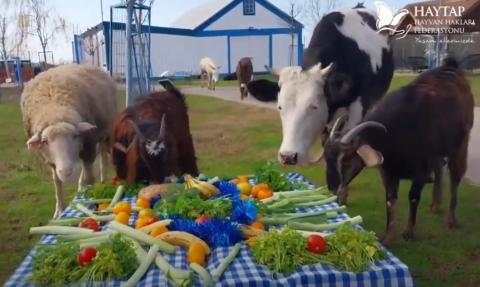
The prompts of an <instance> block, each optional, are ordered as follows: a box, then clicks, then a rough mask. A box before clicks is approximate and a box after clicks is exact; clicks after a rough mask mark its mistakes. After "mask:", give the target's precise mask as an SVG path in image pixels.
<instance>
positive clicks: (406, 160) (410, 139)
mask: <svg viewBox="0 0 480 287" xmlns="http://www.w3.org/2000/svg"><path fill="white" fill-rule="evenodd" d="M473 107H474V103H473V95H472V92H471V90H470V86H469V83H468V80H467V79H466V77H465V75H464V73H463V71H461V70H460V69H459V68H458V65H457V63H456V61H454V60H452V59H448V60H446V61H445V63H444V65H443V66H440V67H438V68H436V69H433V70H430V71H428V72H424V73H423V74H421V75H420V76H419V77H418V78H417V79H416V80H414V81H413V82H412V83H410V84H409V85H407V86H405V87H402V88H400V89H398V90H396V91H394V92H392V93H390V94H389V95H388V96H386V97H385V98H384V99H382V101H380V102H379V103H378V104H377V105H376V106H375V107H374V108H373V109H372V111H371V112H370V113H369V114H367V115H366V117H365V119H364V121H363V122H362V123H360V124H359V125H357V126H356V127H354V128H353V129H351V130H349V131H347V132H346V133H345V132H338V133H337V132H336V131H335V130H333V131H332V135H331V137H330V138H329V139H328V140H327V142H326V144H325V159H326V161H327V183H328V187H329V189H330V190H331V191H333V192H334V193H336V194H338V195H339V197H346V194H345V193H344V187H345V186H346V185H348V184H349V183H350V181H352V180H353V179H354V178H355V177H356V176H357V174H359V173H360V171H361V170H362V169H363V168H364V167H365V166H367V167H374V166H379V170H380V174H381V176H382V180H383V184H384V186H385V192H386V199H387V231H386V234H385V237H384V243H386V244H391V243H393V241H394V229H395V217H396V202H397V193H398V184H399V180H400V179H409V180H411V181H412V186H411V188H410V193H409V195H408V198H409V203H410V213H409V219H408V227H407V229H406V230H405V232H404V233H403V236H404V237H405V238H406V239H409V238H413V237H414V233H415V232H414V229H415V222H416V217H417V207H418V205H419V203H420V196H421V191H422V189H423V186H424V185H425V183H426V182H427V181H428V179H429V177H430V174H431V172H432V171H434V170H438V169H440V172H436V175H437V178H436V181H437V180H438V181H439V184H441V182H442V180H441V178H440V179H438V174H440V175H441V169H442V166H443V161H444V159H447V164H448V169H449V172H450V208H449V214H448V224H449V226H450V227H455V226H456V225H457V218H456V215H455V208H456V206H457V191H458V185H459V183H460V180H461V179H462V177H463V175H464V174H465V170H466V160H467V150H468V140H469V134H470V130H471V128H472V125H473ZM437 196H440V197H437V198H435V194H434V200H433V205H432V207H433V208H439V207H440V204H441V194H437Z"/></svg>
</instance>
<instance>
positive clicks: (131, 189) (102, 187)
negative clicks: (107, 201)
mask: <svg viewBox="0 0 480 287" xmlns="http://www.w3.org/2000/svg"><path fill="white" fill-rule="evenodd" d="M124 186H125V189H124V191H123V196H126V197H129V196H136V195H137V194H138V192H139V191H140V189H141V188H142V187H144V185H142V184H133V185H124ZM117 188H118V185H113V184H104V183H97V184H95V185H94V186H92V187H90V188H88V189H87V190H86V191H85V193H84V195H85V197H87V198H93V199H104V198H113V196H114V195H115V192H116V191H117Z"/></svg>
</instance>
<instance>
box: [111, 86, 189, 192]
mask: <svg viewBox="0 0 480 287" xmlns="http://www.w3.org/2000/svg"><path fill="white" fill-rule="evenodd" d="M113 140H114V145H113V151H112V159H113V164H114V166H115V169H116V172H117V175H118V176H119V177H120V178H121V179H124V180H126V181H127V183H129V184H132V183H134V182H138V181H142V180H147V181H152V180H153V181H156V182H158V183H162V182H163V181H164V180H165V177H167V176H170V175H172V174H174V175H175V176H177V177H179V176H181V175H183V174H186V173H187V174H191V175H194V176H196V175H198V168H197V163H196V158H195V150H194V147H193V140H192V135H191V134H190V126H189V119H188V113H187V105H186V103H185V98H184V96H183V95H182V94H181V93H180V91H178V90H177V89H176V88H175V87H173V86H170V87H168V90H167V91H162V92H154V93H151V94H150V95H147V96H145V97H140V98H138V99H137V101H136V102H135V103H134V104H133V105H132V106H129V107H127V108H126V109H125V110H124V111H123V112H122V113H120V114H119V115H118V116H117V119H116V120H115V130H114V136H113Z"/></svg>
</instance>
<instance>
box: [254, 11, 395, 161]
mask: <svg viewBox="0 0 480 287" xmlns="http://www.w3.org/2000/svg"><path fill="white" fill-rule="evenodd" d="M375 23H376V14H375V13H374V12H371V11H369V10H366V9H364V8H358V9H357V8H355V9H348V10H345V11H339V12H332V13H329V14H327V15H325V16H324V17H323V18H322V19H321V20H320V22H319V23H318V24H317V26H316V28H315V31H314V32H313V36H312V39H311V41H310V45H309V47H308V48H307V50H306V53H305V61H304V66H303V67H286V68H283V69H280V70H275V69H272V73H274V74H276V75H278V76H279V81H278V84H277V83H274V82H266V81H265V80H260V81H252V82H250V83H249V84H248V90H249V92H250V93H251V94H252V95H253V96H254V97H255V98H257V99H258V100H260V101H277V102H278V110H279V111H280V117H281V120H282V132H283V140H282V145H281V147H280V150H279V153H278V160H279V161H280V162H281V163H282V164H291V165H295V164H302V165H303V164H307V163H308V162H309V161H310V162H312V160H309V156H308V153H309V150H310V148H311V146H312V145H313V144H314V142H315V141H316V140H317V139H318V138H319V137H320V136H321V135H322V134H323V132H324V130H325V127H326V125H327V124H328V123H329V122H332V121H333V120H334V119H335V118H336V117H337V116H338V113H339V111H340V110H345V109H346V111H347V113H348V116H349V120H348V122H347V124H346V125H345V127H344V128H346V129H349V128H352V127H353V126H355V125H356V124H357V123H358V122H360V121H361V120H362V118H363V116H364V115H365V113H366V111H367V110H368V109H369V108H370V107H371V106H372V105H373V104H374V103H375V102H376V101H378V100H379V99H380V98H381V97H382V96H383V95H384V94H385V92H386V91H387V89H388V87H389V85H390V81H391V79H392V76H393V57H392V51H391V48H390V44H389V39H388V35H385V34H379V33H377V31H376V28H375ZM322 64H324V65H325V66H327V67H323V68H322ZM319 158H320V157H319ZM319 158H317V159H316V160H315V161H318V160H319Z"/></svg>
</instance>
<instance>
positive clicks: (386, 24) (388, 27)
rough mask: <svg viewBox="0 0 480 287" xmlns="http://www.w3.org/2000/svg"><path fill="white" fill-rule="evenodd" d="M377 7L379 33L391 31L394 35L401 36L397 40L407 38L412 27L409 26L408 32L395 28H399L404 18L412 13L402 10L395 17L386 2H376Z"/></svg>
mask: <svg viewBox="0 0 480 287" xmlns="http://www.w3.org/2000/svg"><path fill="white" fill-rule="evenodd" d="M375 6H376V7H377V15H378V20H377V29H378V31H377V32H378V33H380V32H382V31H390V32H392V33H393V34H399V35H400V37H398V38H397V39H402V38H405V36H407V34H408V32H409V31H410V28H411V27H412V25H410V24H409V25H408V26H407V29H406V30H397V29H395V26H397V25H398V24H399V23H400V21H402V19H403V17H405V16H406V15H407V14H409V13H410V12H409V11H408V10H407V9H402V10H400V11H398V13H397V14H396V15H393V13H392V10H391V9H390V7H388V5H387V4H386V3H385V2H382V1H375Z"/></svg>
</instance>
